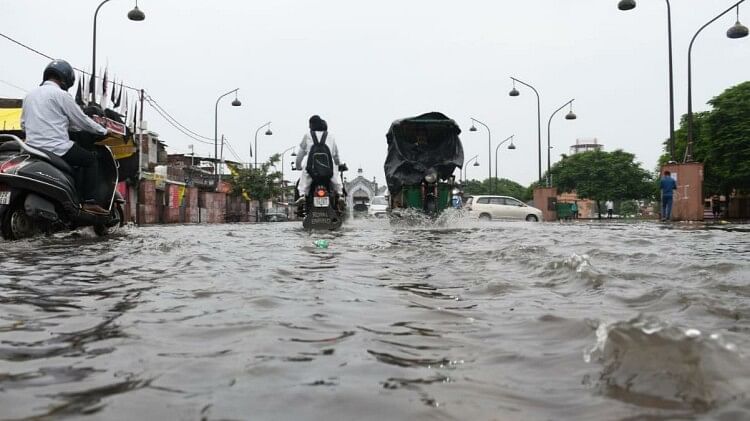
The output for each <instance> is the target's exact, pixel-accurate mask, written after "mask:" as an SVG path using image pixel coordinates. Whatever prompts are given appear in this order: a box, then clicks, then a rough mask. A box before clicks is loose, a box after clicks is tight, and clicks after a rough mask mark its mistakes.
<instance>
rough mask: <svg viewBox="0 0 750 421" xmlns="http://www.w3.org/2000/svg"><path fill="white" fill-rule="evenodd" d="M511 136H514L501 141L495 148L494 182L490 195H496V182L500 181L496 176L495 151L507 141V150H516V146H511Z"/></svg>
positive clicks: (496, 160)
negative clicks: (508, 143)
mask: <svg viewBox="0 0 750 421" xmlns="http://www.w3.org/2000/svg"><path fill="white" fill-rule="evenodd" d="M513 136H515V135H510V137H508V138H506V139H505V140H503V141H502V142H500V143H498V144H497V146H496V147H495V180H494V181H495V183H494V184H493V185H492V193H493V194H497V189H496V187H497V182H498V181H500V179H499V178H498V177H499V176H498V175H497V162H498V159H497V151H498V149H500V147H501V146H503V143H505V142H507V141H509V140H510V145H508V149H510V150H513V149H516V145H514V144H513Z"/></svg>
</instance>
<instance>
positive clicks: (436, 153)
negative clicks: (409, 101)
mask: <svg viewBox="0 0 750 421" xmlns="http://www.w3.org/2000/svg"><path fill="white" fill-rule="evenodd" d="M460 133H461V129H460V128H459V127H458V125H457V124H456V122H455V121H453V120H451V119H450V118H448V117H446V116H445V115H444V114H442V113H438V112H431V113H427V114H422V115H420V116H418V117H411V118H405V119H401V120H396V121H394V122H393V124H391V128H390V130H388V133H387V134H386V135H385V137H386V139H388V156H387V157H386V159H385V165H384V168H385V179H386V182H387V183H388V190H389V191H390V192H391V194H395V193H397V192H399V191H400V190H401V187H402V186H404V185H418V184H421V182H422V180H423V179H424V177H425V175H426V174H427V171H428V170H429V169H430V168H433V169H435V171H437V173H438V177H439V178H440V179H441V180H446V179H448V178H449V177H450V176H451V175H452V174H453V171H454V170H455V169H456V167H458V168H461V167H463V165H464V148H463V145H461V139H459V138H458V135H459V134H460Z"/></svg>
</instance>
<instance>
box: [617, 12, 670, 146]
mask: <svg viewBox="0 0 750 421" xmlns="http://www.w3.org/2000/svg"><path fill="white" fill-rule="evenodd" d="M665 1H666V3H667V38H668V42H669V157H670V161H674V154H675V152H674V72H673V70H672V6H671V5H670V4H669V0H665ZM617 8H618V9H620V10H632V9H634V8H635V0H620V2H619V3H618V4H617Z"/></svg>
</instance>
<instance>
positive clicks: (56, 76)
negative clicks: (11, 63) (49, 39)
mask: <svg viewBox="0 0 750 421" xmlns="http://www.w3.org/2000/svg"><path fill="white" fill-rule="evenodd" d="M42 79H43V82H42V84H41V85H40V86H39V87H37V88H35V89H33V90H32V91H31V92H29V93H28V95H26V98H24V100H23V110H22V113H21V127H22V128H23V129H24V131H25V132H26V144H28V145H29V146H32V147H34V148H37V149H42V150H45V151H48V152H52V153H53V154H55V155H57V156H59V157H60V158H62V160H63V161H65V162H66V163H67V164H68V165H70V166H73V167H80V168H81V171H82V177H81V185H80V186H76V188H77V190H78V191H79V194H80V197H82V198H83V200H82V202H83V203H82V205H81V209H82V210H83V211H85V212H88V213H91V214H96V215H107V214H109V211H107V210H106V209H104V208H103V207H101V206H100V205H99V204H98V203H97V200H96V197H95V196H96V194H95V192H96V182H97V180H99V168H98V164H97V159H96V155H95V152H91V151H88V150H86V149H84V148H83V147H81V146H80V145H78V144H76V143H74V142H73V141H71V140H70V138H69V136H68V130H74V131H85V132H89V133H94V134H98V135H106V134H108V133H109V131H108V130H107V129H106V128H104V127H102V126H101V125H99V124H98V123H96V122H95V121H94V120H92V119H90V118H89V117H88V116H86V115H85V114H84V113H83V111H81V109H80V107H78V105H77V104H76V103H75V100H74V99H73V97H72V96H71V95H70V94H69V93H67V90H68V89H70V87H71V86H73V84H74V83H75V73H74V72H73V67H71V65H70V64H69V63H68V62H66V61H65V60H54V61H52V62H51V63H50V64H48V65H47V67H46V68H45V69H44V73H43V76H42Z"/></svg>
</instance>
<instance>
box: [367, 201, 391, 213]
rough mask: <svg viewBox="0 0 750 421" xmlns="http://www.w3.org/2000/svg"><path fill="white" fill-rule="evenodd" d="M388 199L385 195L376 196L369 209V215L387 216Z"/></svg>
mask: <svg viewBox="0 0 750 421" xmlns="http://www.w3.org/2000/svg"><path fill="white" fill-rule="evenodd" d="M387 211H388V199H386V198H385V196H375V197H373V198H372V201H371V202H370V208H369V209H367V216H372V217H375V218H385V217H386V216H387V215H388V213H387Z"/></svg>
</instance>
